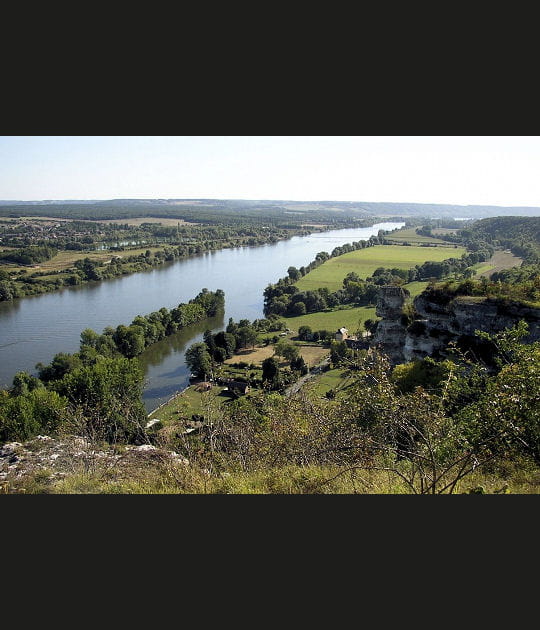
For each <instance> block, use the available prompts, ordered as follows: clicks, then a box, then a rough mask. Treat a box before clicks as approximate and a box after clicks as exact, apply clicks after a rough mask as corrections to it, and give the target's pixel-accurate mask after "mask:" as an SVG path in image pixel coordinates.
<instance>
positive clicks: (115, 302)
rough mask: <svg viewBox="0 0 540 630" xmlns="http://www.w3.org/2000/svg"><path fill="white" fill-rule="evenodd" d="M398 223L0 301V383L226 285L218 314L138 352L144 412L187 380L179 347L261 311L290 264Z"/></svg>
mask: <svg viewBox="0 0 540 630" xmlns="http://www.w3.org/2000/svg"><path fill="white" fill-rule="evenodd" d="M403 225H404V223H390V222H386V223H377V224H375V225H373V226H372V227H369V228H357V229H348V230H333V231H330V232H322V233H316V234H311V235H309V236H295V237H293V238H291V239H290V240H288V241H280V242H279V243H274V244H271V245H261V246H258V247H239V248H235V249H225V250H221V251H218V252H207V253H205V254H202V255H200V256H196V257H193V258H190V259H188V260H181V261H176V262H172V263H169V264H167V265H164V266H161V267H160V268H158V269H152V270H149V271H145V272H141V273H137V274H133V275H131V276H124V277H120V278H115V279H113V280H107V281H105V282H101V283H96V284H86V285H84V286H81V287H69V288H65V289H62V290H61V291H58V292H56V293H49V294H45V295H39V296H35V297H28V298H23V299H19V300H14V301H13V302H2V303H0V387H3V388H5V387H10V386H11V382H12V379H13V376H14V375H15V374H16V372H19V371H21V370H24V371H27V372H29V373H34V374H35V365H36V363H38V362H40V361H41V362H42V363H45V364H48V363H50V361H51V360H52V358H53V357H54V355H55V354H56V353H58V352H70V353H72V352H77V351H78V349H79V338H80V334H81V331H82V330H84V329H85V328H92V329H93V330H95V331H96V332H99V333H101V332H102V330H103V329H104V328H105V327H106V326H112V327H114V328H115V327H116V326H118V325H119V324H126V325H127V324H129V323H130V322H131V321H132V320H133V318H134V317H135V316H136V315H147V314H148V313H151V312H152V311H156V310H159V309H160V308H161V307H163V306H165V307H166V308H169V309H170V308H174V307H175V306H177V305H178V304H179V303H180V302H187V301H189V300H190V299H191V298H193V297H195V295H197V293H199V291H200V290H201V289H202V288H203V287H206V288H207V289H209V290H211V291H215V290H216V289H223V291H225V313H224V316H223V317H222V318H214V319H212V320H210V321H208V320H207V321H205V322H202V324H199V325H196V326H192V327H190V328H189V329H186V330H184V331H182V332H180V333H178V334H176V335H173V336H172V337H169V338H167V339H164V340H163V341H161V342H159V343H157V344H155V345H154V346H152V347H151V348H149V349H148V350H146V351H145V353H144V354H143V355H142V356H141V357H140V361H141V364H142V365H143V367H144V370H145V374H146V386H145V391H144V395H143V398H144V401H145V405H146V407H147V409H148V410H149V411H150V410H152V409H154V408H155V407H157V406H158V405H159V404H161V403H162V402H164V401H165V400H167V399H168V398H169V397H170V396H172V395H173V394H174V393H175V392H176V391H178V390H180V389H183V388H184V387H186V386H187V384H188V378H189V370H188V369H187V367H186V365H185V363H184V352H185V350H186V349H187V348H188V347H189V346H190V345H191V344H192V343H195V342H197V341H200V340H201V339H202V336H203V332H204V331H205V330H206V329H207V328H210V329H211V330H213V331H218V330H222V329H223V328H224V326H225V325H226V324H227V322H228V320H229V317H232V318H233V319H234V320H239V319H242V318H245V319H249V320H253V319H256V318H260V317H263V301H264V300H263V291H264V289H265V287H266V286H267V285H268V284H269V283H271V282H276V281H277V280H278V278H281V277H283V276H286V275H287V269H288V267H289V266H291V265H293V266H295V267H301V266H302V265H307V264H309V263H310V262H311V261H312V260H313V259H314V258H315V255H316V254H317V253H318V252H321V251H325V252H328V253H330V252H331V251H332V250H333V249H334V247H337V246H340V245H344V244H345V243H351V242H353V241H359V240H362V239H364V240H367V239H368V238H369V237H370V236H371V235H373V234H377V232H378V231H379V230H380V229H383V230H392V229H394V228H396V227H401V226H403Z"/></svg>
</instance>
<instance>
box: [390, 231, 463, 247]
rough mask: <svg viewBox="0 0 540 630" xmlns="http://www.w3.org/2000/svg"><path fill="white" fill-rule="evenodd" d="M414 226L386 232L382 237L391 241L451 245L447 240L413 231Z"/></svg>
mask: <svg viewBox="0 0 540 630" xmlns="http://www.w3.org/2000/svg"><path fill="white" fill-rule="evenodd" d="M415 230H416V228H402V229H401V230H397V231H396V232H392V233H391V234H386V235H385V237H384V238H386V239H387V240H391V241H400V242H407V243H412V244H413V245H414V244H415V243H436V244H443V245H446V246H447V247H448V246H449V245H450V246H452V245H451V243H448V242H447V241H443V240H442V239H440V238H434V237H433V236H421V235H420V234H417V233H416V232H415Z"/></svg>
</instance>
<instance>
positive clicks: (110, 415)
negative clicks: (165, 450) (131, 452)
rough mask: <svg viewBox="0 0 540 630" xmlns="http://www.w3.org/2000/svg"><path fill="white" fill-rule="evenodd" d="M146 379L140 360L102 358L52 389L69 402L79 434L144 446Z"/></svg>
mask: <svg viewBox="0 0 540 630" xmlns="http://www.w3.org/2000/svg"><path fill="white" fill-rule="evenodd" d="M143 379H144V375H143V372H142V369H141V366H140V364H139V361H138V360H136V359H127V358H125V357H119V358H105V357H99V359H98V360H97V362H96V363H94V364H93V365H84V366H82V367H80V368H77V369H75V370H73V371H72V372H69V373H68V374H66V375H65V376H64V378H63V379H61V380H60V381H54V382H53V383H52V384H51V385H50V387H51V389H53V390H54V391H56V392H58V393H59V394H60V395H61V396H65V397H66V398H67V399H68V401H69V403H70V406H71V409H72V413H71V414H70V415H71V421H70V422H71V423H72V426H73V428H74V429H75V431H80V432H81V433H82V434H84V435H86V436H88V437H89V438H91V439H98V440H99V439H102V440H107V441H108V442H117V441H122V442H135V443H139V444H140V443H143V442H146V441H147V438H146V432H145V426H146V421H147V412H146V409H145V407H144V404H143V402H142V387H143Z"/></svg>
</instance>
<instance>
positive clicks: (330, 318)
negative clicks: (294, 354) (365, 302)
mask: <svg viewBox="0 0 540 630" xmlns="http://www.w3.org/2000/svg"><path fill="white" fill-rule="evenodd" d="M366 319H377V316H376V315H375V307H374V306H357V307H350V306H345V307H342V308H339V309H338V308H336V309H333V310H331V311H321V312H320V313H308V314H307V315H299V316H298V317H283V318H282V320H283V321H284V322H285V324H286V325H287V326H288V327H289V328H291V329H292V330H294V332H295V333H296V332H298V329H299V328H300V326H309V327H310V328H311V330H337V329H338V328H341V327H342V326H344V327H345V328H348V330H349V333H350V334H353V333H354V332H356V331H357V330H358V329H360V330H364V322H365V321H366Z"/></svg>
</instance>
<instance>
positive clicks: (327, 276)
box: [295, 245, 465, 291]
mask: <svg viewBox="0 0 540 630" xmlns="http://www.w3.org/2000/svg"><path fill="white" fill-rule="evenodd" d="M464 253H465V249H464V248H463V247H458V248H453V247H452V248H448V247H429V248H427V247H421V246H418V247H415V246H411V247H406V246H403V245H375V246H374V247H367V248H366V249H360V250H357V251H354V252H349V253H348V254H343V256H337V257H336V258H331V259H330V260H327V261H326V262H325V263H324V264H322V265H321V266H320V267H317V268H316V269H314V270H313V271H311V272H310V273H308V274H307V275H305V276H304V277H303V278H300V280H299V281H298V282H296V283H295V284H296V286H297V287H298V288H299V290H300V291H308V290H312V289H317V288H320V287H327V288H328V289H329V290H330V291H337V290H338V289H340V288H341V287H342V286H343V278H345V276H346V275H347V274H348V273H349V272H351V271H354V272H355V273H357V274H358V275H359V276H360V278H367V277H368V276H371V275H372V274H373V272H374V271H375V269H377V268H378V267H386V268H392V267H397V268H398V269H410V268H411V267H414V266H415V265H421V264H422V263H424V262H426V261H427V260H434V261H441V260H445V259H446V258H451V257H452V258H460V257H461V255H462V254H464Z"/></svg>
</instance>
